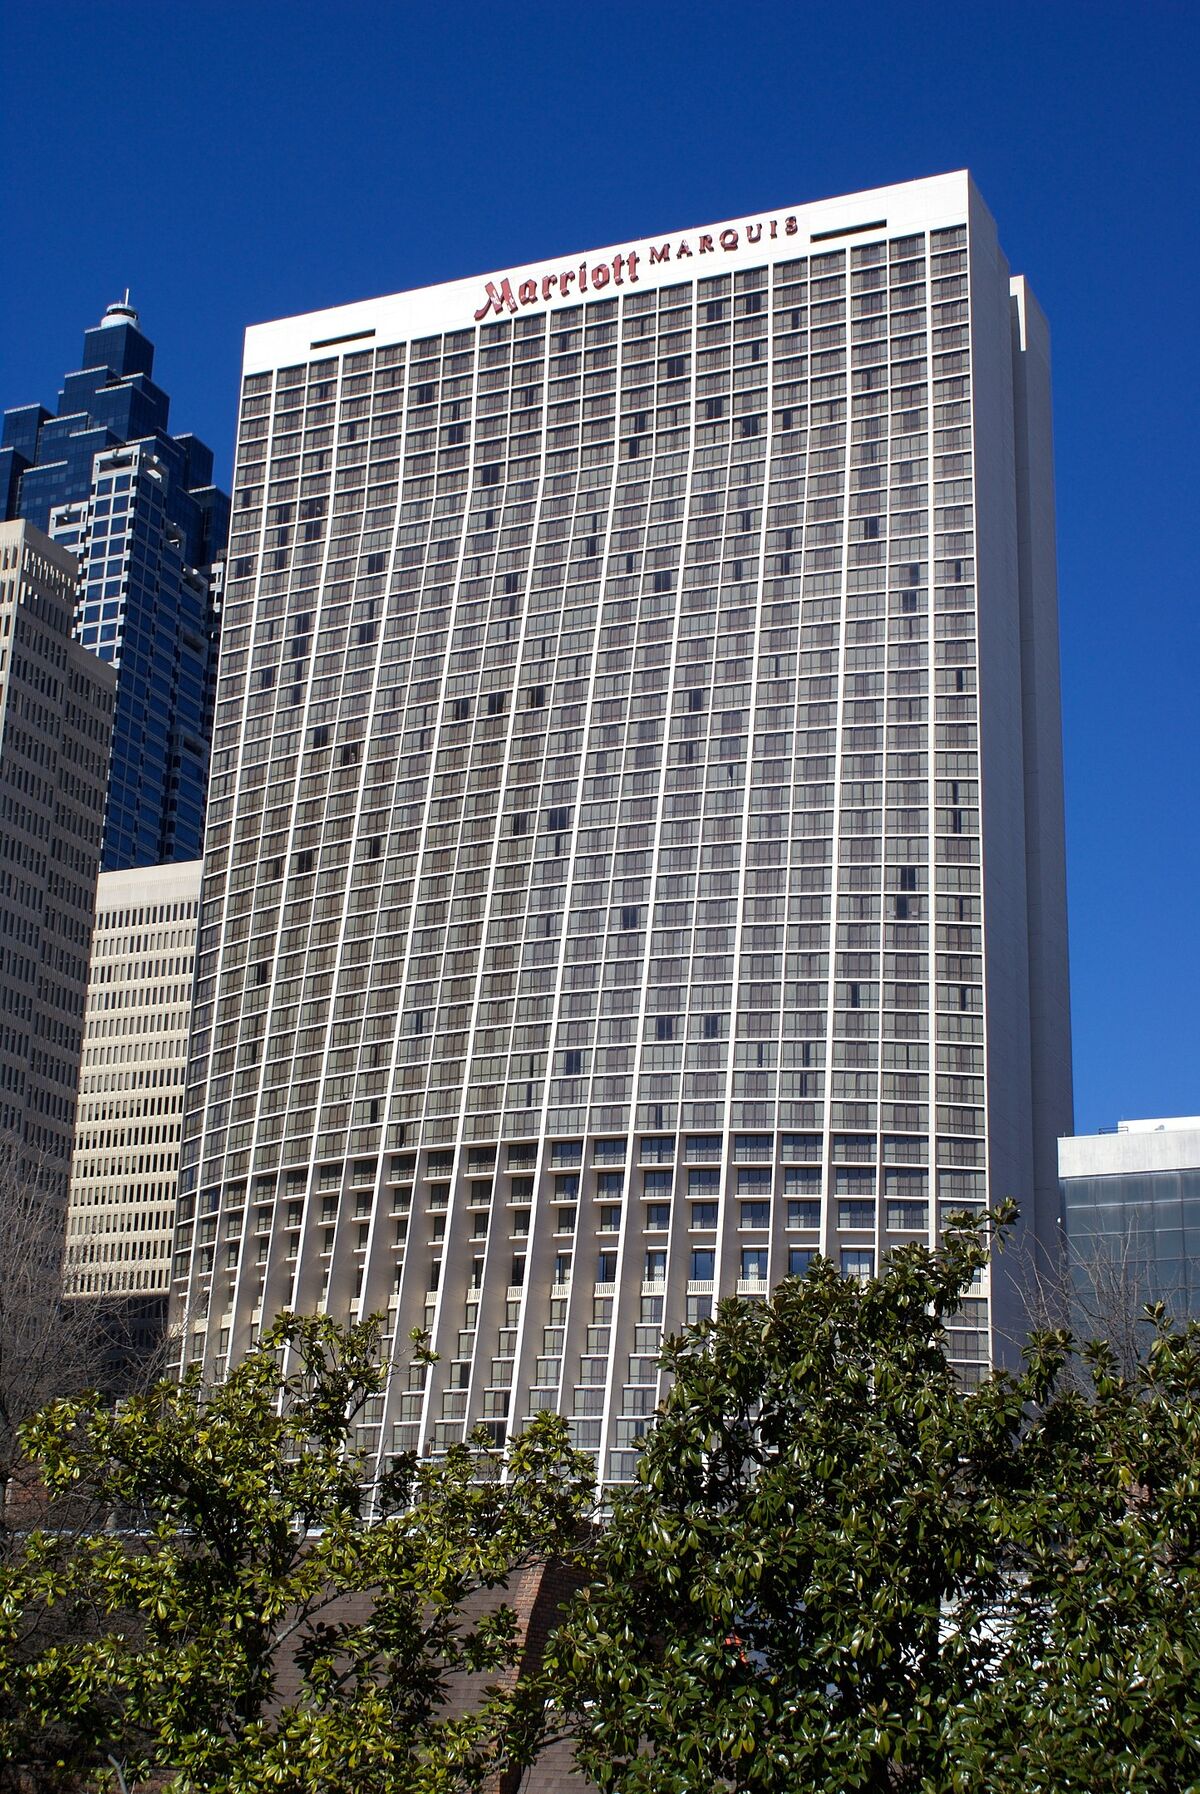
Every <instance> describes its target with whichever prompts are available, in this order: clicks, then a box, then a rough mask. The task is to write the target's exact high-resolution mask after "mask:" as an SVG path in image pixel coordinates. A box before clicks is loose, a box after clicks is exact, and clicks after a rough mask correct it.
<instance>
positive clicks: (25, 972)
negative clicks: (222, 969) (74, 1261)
mask: <svg viewBox="0 0 1200 1794" xmlns="http://www.w3.org/2000/svg"><path fill="white" fill-rule="evenodd" d="M75 579H76V563H75V558H74V556H73V555H71V554H68V553H67V551H66V550H65V549H63V548H60V547H59V546H58V544H57V543H55V542H52V541H51V540H50V539H49V537H48V536H44V535H43V534H42V532H41V531H40V530H38V529H35V528H34V527H33V526H32V525H31V524H27V523H0V1138H2V1139H4V1140H7V1141H9V1142H12V1143H13V1145H14V1147H15V1148H16V1150H17V1153H18V1156H19V1159H20V1161H21V1163H22V1165H23V1167H24V1169H25V1171H26V1173H27V1174H29V1175H32V1176H35V1177H36V1178H37V1179H38V1180H39V1181H40V1182H41V1183H42V1185H43V1186H44V1188H45V1189H46V1190H47V1192H48V1193H49V1194H50V1195H52V1196H53V1197H55V1198H56V1199H58V1200H61V1201H64V1202H65V1200H66V1194H67V1174H68V1170H69V1167H70V1162H71V1143H72V1139H73V1136H74V1129H75V1092H76V1086H77V1082H78V1076H79V1053H80V1037H81V1032H82V1026H83V1007H84V995H85V992H86V989H87V968H88V952H89V948H90V943H91V933H92V907H93V904H94V901H95V895H96V875H97V871H98V869H99V864H100V836H101V824H102V821H103V817H104V794H105V787H106V783H107V779H108V753H109V743H110V738H111V734H112V715H113V693H114V691H115V689H116V677H115V674H114V673H113V671H112V669H111V668H110V667H106V666H105V665H104V664H103V662H102V661H100V660H98V659H97V658H96V656H95V655H94V654H91V653H89V652H88V651H87V649H86V648H82V647H80V646H79V644H78V643H76V642H73V641H72V640H71V618H72V613H73V608H74V602H75Z"/></svg>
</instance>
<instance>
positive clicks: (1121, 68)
mask: <svg viewBox="0 0 1200 1794" xmlns="http://www.w3.org/2000/svg"><path fill="white" fill-rule="evenodd" d="M1198 52H1200V8H1198V7H1197V6H1196V5H1195V4H1184V3H1182V0H1179V3H1175V0H1148V3H1144V4H1141V5H1133V4H1122V5H1116V4H1110V3H1107V0H1090V3H1088V4H1082V3H1081V4H1058V3H1055V0H1044V3H1042V4H1036V5H1033V4H1026V3H1024V0H1010V3H1007V4H1000V3H987V4H982V3H973V0H956V3H955V4H937V5H934V4H922V0H907V3H906V4H890V5H886V4H861V5H855V4H852V3H844V4H834V5H830V4H826V3H823V0H822V3H815V0H814V3H809V4H806V3H805V0H792V3H791V4H755V3H754V0H742V4H740V5H727V4H706V3H705V0H692V3H691V4H687V3H684V0H662V3H656V0H634V3H630V0H595V3H593V4H588V5H585V4H583V3H582V0H557V3H555V4H546V3H545V0H488V3H486V4H484V3H480V0H463V3H461V4H457V5H446V4H442V5H438V4H434V5H429V4H427V3H423V4H419V5H409V4H401V3H399V0H397V3H395V4H382V3H380V0H326V3H321V4H316V3H313V0H177V3H175V4H170V3H165V0H103V3H102V0H76V3H69V0H38V3H36V4H18V3H17V0H7V3H5V4H0V57H2V59H3V66H4V70H5V74H4V103H3V109H2V112H0V131H2V132H3V139H4V182H3V187H4V197H3V199H2V200H0V208H2V210H0V225H2V235H0V242H2V243H3V245H4V250H5V259H6V263H7V267H6V275H5V278H4V280H3V282H2V283H0V285H2V296H0V314H2V315H0V405H16V404H22V403H26V402H29V401H32V400H34V399H41V400H43V401H46V400H49V399H51V398H52V396H53V394H54V392H55V390H56V388H57V384H58V380H59V378H60V376H61V375H62V373H63V372H64V371H65V370H66V369H67V368H69V367H73V366H74V365H75V361H76V358H77V355H78V347H79V339H80V334H81V332H82V330H83V329H84V327H85V326H86V325H89V324H91V323H93V322H95V320H96V319H97V318H98V317H99V316H100V313H101V312H102V310H103V308H104V306H105V304H106V303H107V302H108V301H109V300H110V299H112V298H114V297H115V296H116V295H118V294H119V293H120V292H121V290H122V289H123V288H124V287H125V286H126V284H128V285H129V286H130V287H131V288H132V292H133V298H134V301H135V303H136V304H137V305H138V306H139V308H140V310H141V313H142V319H143V323H144V326H145V328H146V329H147V331H148V333H149V335H150V336H151V337H152V338H153V339H154V341H155V343H156V344H157V347H158V360H157V364H156V372H157V373H158V375H159V376H160V378H161V380H162V383H163V385H164V386H165V387H166V388H167V390H168V391H169V392H170V393H171V395H172V399H173V413H172V415H173V421H174V424H175V427H176V428H177V429H194V430H196V431H197V432H198V433H199V434H201V435H202V436H204V437H206V438H207V439H208V440H209V441H210V442H211V443H212V444H213V446H214V448H215V449H216V451H217V456H218V464H219V466H220V467H221V469H222V473H223V474H225V473H227V472H228V467H229V459H230V449H231V443H232V432H233V417H234V398H235V391H236V382H237V373H238V367H239V361H240V349H241V333H242V330H243V328H244V327H245V325H246V324H248V323H251V322H253V321H256V320H260V319H264V318H272V317H277V316H283V315H286V314H288V313H292V312H301V311H308V310H311V309H314V308H316V307H319V306H325V305H334V304H339V303H341V302H343V301H346V300H352V299H360V298H365V297H367V296H369V295H371V294H373V293H379V292H393V291H396V290H397V289H399V288H402V287H407V286H419V285H426V284H428V283H430V282H433V281H439V280H446V279H450V278H453V277H456V276H460V275H465V274H470V273H475V272H479V271H481V270H487V269H491V268H495V267H511V266H513V265H514V264H519V263H521V262H523V261H527V260H532V259H537V258H540V257H543V256H551V255H556V254H558V253H560V252H564V251H569V250H572V249H579V248H587V247H591V246H594V245H599V244H605V243H609V242H614V241H623V240H625V239H627V238H630V237H637V236H641V235H647V234H651V233H653V232H656V231H662V230H666V229H671V228H675V227H682V226H685V225H690V224H696V223H705V222H709V221H712V220H715V219H720V218H723V217H730V216H736V215H738V214H740V213H744V212H751V211H758V210H761V209H764V208H768V207H775V206H781V205H786V204H788V203H798V202H800V201H803V200H809V199H817V198H820V197H822V196H824V195H828V194H835V193H842V192H852V191H854V190H856V189H858V188H864V187H872V186H878V185H884V184H886V183H889V182H892V181H902V180H907V179H910V178H913V177H916V176H919V175H927V174H933V173H937V172H939V171H941V170H945V169H950V168H958V167H962V166H969V167H970V168H971V169H973V170H974V172H975V175H976V177H977V179H978V180H979V183H980V185H981V187H982V190H983V193H984V196H985V197H986V199H987V201H988V203H989V205H990V206H991V208H992V210H993V212H994V213H995V215H996V218H997V220H998V221H999V226H1000V235H1001V240H1002V242H1003V243H1004V245H1005V247H1006V250H1007V253H1008V256H1009V258H1010V261H1011V262H1012V264H1013V266H1014V268H1015V269H1018V270H1021V271H1023V272H1024V273H1026V274H1028V275H1029V277H1030V279H1031V281H1032V284H1033V286H1034V289H1035V291H1036V292H1037V293H1038V295H1039V297H1040V299H1041V301H1042V304H1043V305H1044V307H1045V309H1046V311H1047V312H1048V314H1049V317H1050V322H1051V327H1052V330H1053V332H1054V349H1055V383H1056V384H1055V390H1056V418H1057V455H1058V515H1059V529H1060V536H1059V547H1060V568H1061V589H1062V621H1063V645H1064V712H1065V733H1066V750H1067V810H1068V852H1069V873H1070V887H1071V957H1072V975H1073V986H1074V1026H1075V1075H1076V1111H1077V1113H1076V1119H1077V1124H1078V1125H1079V1127H1080V1128H1081V1129H1083V1130H1088V1129H1092V1128H1095V1127H1097V1126H1099V1125H1102V1124H1105V1123H1109V1122H1113V1121H1116V1120H1117V1119H1118V1118H1119V1117H1121V1116H1138V1115H1165V1114H1196V1113H1200V1044H1198V1043H1200V1027H1198V1025H1197V1023H1198V1017H1200V930H1198V928H1197V901H1196V893H1197V884H1198V881H1200V878H1198V875H1200V778H1198V776H1197V774H1198V771H1200V705H1198V703H1197V690H1196V688H1197V672H1198V668H1200V653H1198V649H1200V591H1198V580H1197V566H1198V558H1200V557H1198V554H1197V536H1198V533H1200V451H1198V448H1197V441H1198V432H1200V425H1198V423H1197V414H1198V403H1197V397H1198V393H1200V367H1198V365H1197V364H1198V351H1197V342H1198V340H1200V330H1198V316H1197V311H1198V308H1197V293H1198V291H1200V249H1198V247H1197V225H1198V208H1197V179H1196V176H1197V148H1198V142H1200V131H1198V126H1197V117H1198V115H1200V106H1198V102H1197V93H1198V92H1200V54H1198Z"/></svg>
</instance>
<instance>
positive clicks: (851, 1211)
mask: <svg viewBox="0 0 1200 1794" xmlns="http://www.w3.org/2000/svg"><path fill="white" fill-rule="evenodd" d="M874 1225H875V1204H874V1202H863V1201H856V1202H839V1203H838V1226H839V1227H874Z"/></svg>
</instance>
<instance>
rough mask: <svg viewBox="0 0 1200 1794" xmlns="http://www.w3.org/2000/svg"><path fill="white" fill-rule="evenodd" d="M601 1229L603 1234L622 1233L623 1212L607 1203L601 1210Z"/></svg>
mask: <svg viewBox="0 0 1200 1794" xmlns="http://www.w3.org/2000/svg"><path fill="white" fill-rule="evenodd" d="M598 1225H599V1228H600V1232H601V1233H619V1232H620V1231H621V1211H620V1209H619V1208H615V1207H613V1206H612V1205H611V1204H608V1203H606V1204H605V1205H604V1206H603V1207H602V1208H601V1210H600V1220H599V1223H598Z"/></svg>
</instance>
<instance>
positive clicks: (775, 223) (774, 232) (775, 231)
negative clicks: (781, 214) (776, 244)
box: [771, 218, 779, 239]
mask: <svg viewBox="0 0 1200 1794" xmlns="http://www.w3.org/2000/svg"><path fill="white" fill-rule="evenodd" d="M778 235H779V220H778V219H777V218H772V220H771V236H772V239H774V238H775V237H777V236H778Z"/></svg>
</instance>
